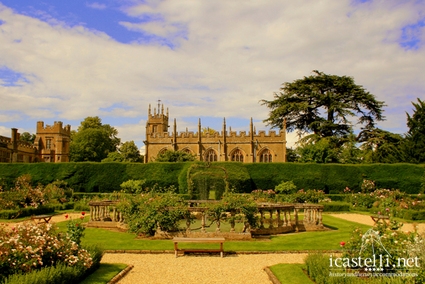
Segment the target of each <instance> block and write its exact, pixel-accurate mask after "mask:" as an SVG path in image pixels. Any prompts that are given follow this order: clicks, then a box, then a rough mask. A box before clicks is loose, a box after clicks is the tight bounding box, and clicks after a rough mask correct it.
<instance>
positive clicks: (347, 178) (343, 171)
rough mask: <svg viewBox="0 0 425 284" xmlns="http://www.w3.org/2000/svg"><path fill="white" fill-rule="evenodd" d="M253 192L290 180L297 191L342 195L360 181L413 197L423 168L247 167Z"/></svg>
mask: <svg viewBox="0 0 425 284" xmlns="http://www.w3.org/2000/svg"><path fill="white" fill-rule="evenodd" d="M246 168H247V169H248V173H249V175H250V176H251V180H252V188H260V189H273V188H274V187H275V186H276V185H277V184H279V183H280V182H282V181H289V180H292V181H293V182H294V184H295V185H296V186H297V188H298V189H321V190H323V191H325V193H332V194H338V193H343V191H344V189H345V187H349V188H350V189H351V190H352V191H354V192H358V191H360V190H361V189H360V186H361V184H362V181H363V179H369V180H373V181H375V182H376V186H377V187H378V188H387V189H400V190H401V191H403V192H406V193H410V194H414V193H419V192H420V190H421V178H422V176H423V174H424V170H425V167H424V165H416V164H356V165H342V164H301V163H269V164H264V163H253V164H246Z"/></svg>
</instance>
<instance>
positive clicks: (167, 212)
mask: <svg viewBox="0 0 425 284" xmlns="http://www.w3.org/2000/svg"><path fill="white" fill-rule="evenodd" d="M182 201H183V200H182V199H181V198H179V197H178V196H177V195H176V194H172V193H162V194H159V193H155V192H149V193H147V194H140V195H137V196H126V198H125V200H123V201H121V202H120V203H119V204H118V208H119V210H120V212H122V213H123V215H124V219H125V220H126V222H127V224H128V227H129V231H130V232H134V233H137V234H144V235H148V236H153V235H154V234H155V232H156V231H157V230H159V229H161V230H163V231H175V230H177V228H178V224H179V222H180V220H181V219H183V218H184V217H185V216H187V214H188V209H187V206H186V204H185V203H183V202H182ZM171 208H172V210H171Z"/></svg>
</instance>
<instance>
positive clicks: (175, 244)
mask: <svg viewBox="0 0 425 284" xmlns="http://www.w3.org/2000/svg"><path fill="white" fill-rule="evenodd" d="M178 250H179V249H178V247H177V243H174V255H175V256H176V257H177V253H178Z"/></svg>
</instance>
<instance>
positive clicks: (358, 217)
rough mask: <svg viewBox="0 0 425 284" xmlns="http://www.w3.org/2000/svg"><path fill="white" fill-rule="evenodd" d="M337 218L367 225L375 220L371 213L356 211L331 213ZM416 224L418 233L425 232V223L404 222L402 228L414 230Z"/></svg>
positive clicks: (409, 230)
mask: <svg viewBox="0 0 425 284" xmlns="http://www.w3.org/2000/svg"><path fill="white" fill-rule="evenodd" d="M329 215H330V216H334V217H337V218H341V219H344V220H347V221H352V222H357V223H361V224H365V225H370V226H373V225H374V221H373V220H372V218H371V217H370V216H369V215H362V214H354V213H335V214H329ZM415 226H416V227H417V230H418V233H425V224H424V223H403V227H401V229H400V230H402V231H404V232H414V231H415Z"/></svg>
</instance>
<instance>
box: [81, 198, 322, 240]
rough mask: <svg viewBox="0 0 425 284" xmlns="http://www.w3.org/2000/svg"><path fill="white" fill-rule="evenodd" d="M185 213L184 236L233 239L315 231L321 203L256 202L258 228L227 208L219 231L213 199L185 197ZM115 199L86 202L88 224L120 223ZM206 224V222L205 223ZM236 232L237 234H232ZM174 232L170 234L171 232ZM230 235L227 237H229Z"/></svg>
mask: <svg viewBox="0 0 425 284" xmlns="http://www.w3.org/2000/svg"><path fill="white" fill-rule="evenodd" d="M186 202H187V205H188V211H189V214H188V215H187V216H186V220H185V225H186V228H185V230H184V232H179V234H184V235H185V236H194V235H200V236H202V235H212V236H224V237H229V235H231V236H232V238H233V239H235V238H236V239H238V238H240V239H245V238H247V235H249V238H250V237H251V235H274V234H282V233H289V232H299V231H311V230H313V231H317V230H323V229H324V226H323V223H322V212H323V206H322V205H318V204H301V203H299V204H280V203H258V207H257V209H258V224H259V226H258V228H252V229H251V228H250V227H249V224H248V222H246V220H244V216H243V215H242V214H239V212H238V211H237V210H236V209H235V210H229V211H228V212H225V213H223V214H226V218H225V219H227V220H228V222H229V224H230V230H229V231H228V232H223V231H222V228H221V222H222V221H221V220H218V221H217V220H216V221H214V220H208V217H207V208H206V207H205V206H204V205H205V204H206V203H214V202H216V201H212V200H188V201H186ZM116 204H117V202H116V201H110V200H107V201H96V202H90V203H89V206H90V221H89V223H88V226H91V227H119V224H123V223H124V219H123V216H122V213H121V212H119V211H118V210H117V208H116ZM299 214H303V220H302V222H300V221H299ZM193 219H199V220H200V223H201V224H200V227H198V228H193V222H192V221H193ZM237 220H238V221H239V222H242V224H243V227H242V228H241V229H238V230H236V222H237ZM208 222H209V223H210V224H207V223H208ZM210 226H214V228H215V229H214V230H208V227H210ZM158 235H159V236H160V237H164V236H165V237H167V236H170V237H171V235H169V233H168V232H162V231H161V230H160V229H159V230H158ZM236 235H239V237H236ZM172 236H174V235H172ZM229 238H230V237H229Z"/></svg>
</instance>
